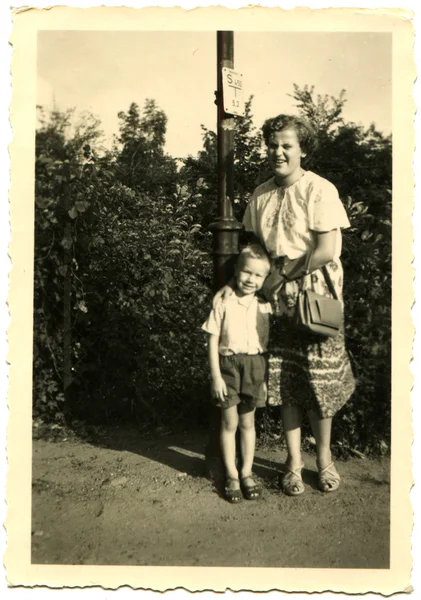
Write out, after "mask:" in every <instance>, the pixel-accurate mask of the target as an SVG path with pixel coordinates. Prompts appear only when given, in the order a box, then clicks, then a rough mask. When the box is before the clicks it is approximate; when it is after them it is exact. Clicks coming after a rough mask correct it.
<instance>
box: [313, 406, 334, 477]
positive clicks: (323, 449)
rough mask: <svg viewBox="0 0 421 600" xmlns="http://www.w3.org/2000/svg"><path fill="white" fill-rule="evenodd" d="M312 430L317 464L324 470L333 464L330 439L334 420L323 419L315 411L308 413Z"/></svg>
mask: <svg viewBox="0 0 421 600" xmlns="http://www.w3.org/2000/svg"><path fill="white" fill-rule="evenodd" d="M308 416H309V419H310V424H311V429H312V431H313V435H314V439H315V440H316V453H317V464H318V465H319V468H322V469H323V468H324V467H327V466H328V465H330V463H331V462H332V454H331V452H330V438H331V432H332V418H331V417H330V418H328V419H321V418H320V417H319V415H318V414H317V413H316V412H315V411H309V413H308Z"/></svg>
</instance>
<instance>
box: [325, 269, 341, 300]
mask: <svg viewBox="0 0 421 600" xmlns="http://www.w3.org/2000/svg"><path fill="white" fill-rule="evenodd" d="M321 271H322V273H323V275H324V277H325V281H326V285H327V287H328V289H329V292H330V293H331V294H332V296H333V298H335V300H338V299H339V298H338V294H337V293H336V290H335V286H334V285H333V283H332V279H331V278H330V275H329V271H328V270H327V269H326V265H323V267H322V268H321Z"/></svg>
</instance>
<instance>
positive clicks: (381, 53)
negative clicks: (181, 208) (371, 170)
mask: <svg viewBox="0 0 421 600" xmlns="http://www.w3.org/2000/svg"><path fill="white" fill-rule="evenodd" d="M391 52H392V47H391V36H390V35H389V34H388V33H370V32H357V33H352V32H344V33H341V32H333V33H332V32H326V33H324V32H279V31H276V32H244V31H239V32H235V33H234V69H235V71H238V72H240V73H242V75H243V85H244V96H245V98H246V99H247V98H248V97H249V96H250V95H253V96H254V99H253V104H252V113H253V115H254V119H253V121H254V124H255V125H256V126H257V127H261V125H262V123H263V122H264V120H265V119H266V118H268V117H271V116H275V115H277V114H279V113H281V112H296V109H295V107H294V101H293V99H292V98H290V97H289V96H288V94H292V92H293V84H294V83H296V84H298V85H299V86H304V85H306V84H307V85H314V86H315V92H316V94H317V93H320V94H322V95H324V94H328V95H333V96H335V97H337V96H338V95H339V93H340V92H341V90H342V89H345V90H346V98H347V103H346V105H345V109H344V111H343V115H344V117H345V120H346V121H354V122H356V123H359V124H362V125H364V126H366V127H368V126H369V125H370V123H371V122H374V123H375V124H376V127H377V129H379V130H380V131H382V132H383V133H385V134H389V133H391V130H392V107H391V102H392V80H391V72H392V71H391V69H392V54H391ZM37 75H38V78H37V103H38V104H40V105H43V106H44V107H45V108H51V107H52V106H56V108H58V109H60V110H64V109H66V108H71V107H75V108H76V110H77V112H79V111H80V112H83V111H86V110H88V111H90V112H92V113H93V114H94V115H95V116H97V117H98V118H99V119H100V120H101V123H102V129H103V131H104V134H105V139H104V142H105V145H109V144H110V143H111V140H112V137H113V134H116V133H118V117H117V113H118V112H119V111H127V109H128V108H129V106H130V104H131V102H136V103H137V104H138V105H139V106H140V107H142V106H143V104H144V102H145V100H146V98H153V99H155V100H156V102H157V104H158V106H159V107H160V108H162V109H163V110H164V112H165V113H166V115H167V117H168V124H167V136H166V147H165V149H166V151H167V152H168V153H170V154H171V155H172V156H174V157H185V156H187V155H188V154H192V155H196V154H197V152H198V151H199V150H200V149H201V147H202V131H201V127H200V126H201V124H203V125H205V126H206V127H207V128H209V129H213V130H215V129H216V106H215V104H214V91H215V90H216V33H214V32H209V31H203V32H200V31H187V32H165V31H157V32H151V31H124V32H121V31H68V30H66V31H41V32H39V33H38V55H37Z"/></svg>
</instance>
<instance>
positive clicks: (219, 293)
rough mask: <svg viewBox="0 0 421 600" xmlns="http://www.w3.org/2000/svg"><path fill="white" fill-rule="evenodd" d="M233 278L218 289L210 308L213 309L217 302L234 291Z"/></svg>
mask: <svg viewBox="0 0 421 600" xmlns="http://www.w3.org/2000/svg"><path fill="white" fill-rule="evenodd" d="M234 285H235V284H234V280H233V279H231V280H230V281H229V282H228V283H227V284H226V285H224V287H222V288H221V289H220V290H218V291H217V292H216V294H215V296H214V297H213V300H212V308H213V309H215V308H216V307H217V305H218V303H219V302H220V301H221V300H222V301H224V300H226V299H227V298H229V297H230V296H231V294H232V293H233V292H234Z"/></svg>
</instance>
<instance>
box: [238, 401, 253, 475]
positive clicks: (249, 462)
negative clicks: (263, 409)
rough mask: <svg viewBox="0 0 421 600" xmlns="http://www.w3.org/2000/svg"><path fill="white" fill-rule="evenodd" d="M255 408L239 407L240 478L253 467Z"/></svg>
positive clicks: (247, 473)
mask: <svg viewBox="0 0 421 600" xmlns="http://www.w3.org/2000/svg"><path fill="white" fill-rule="evenodd" d="M255 412H256V411H255V409H254V408H253V409H251V410H248V409H247V410H245V409H244V408H243V407H242V408H239V413H240V416H239V420H240V444H241V459H242V464H241V478H242V479H243V478H244V477H249V476H250V475H251V472H252V469H253V461H254V451H255V447H256V429H255V426H254V414H255Z"/></svg>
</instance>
